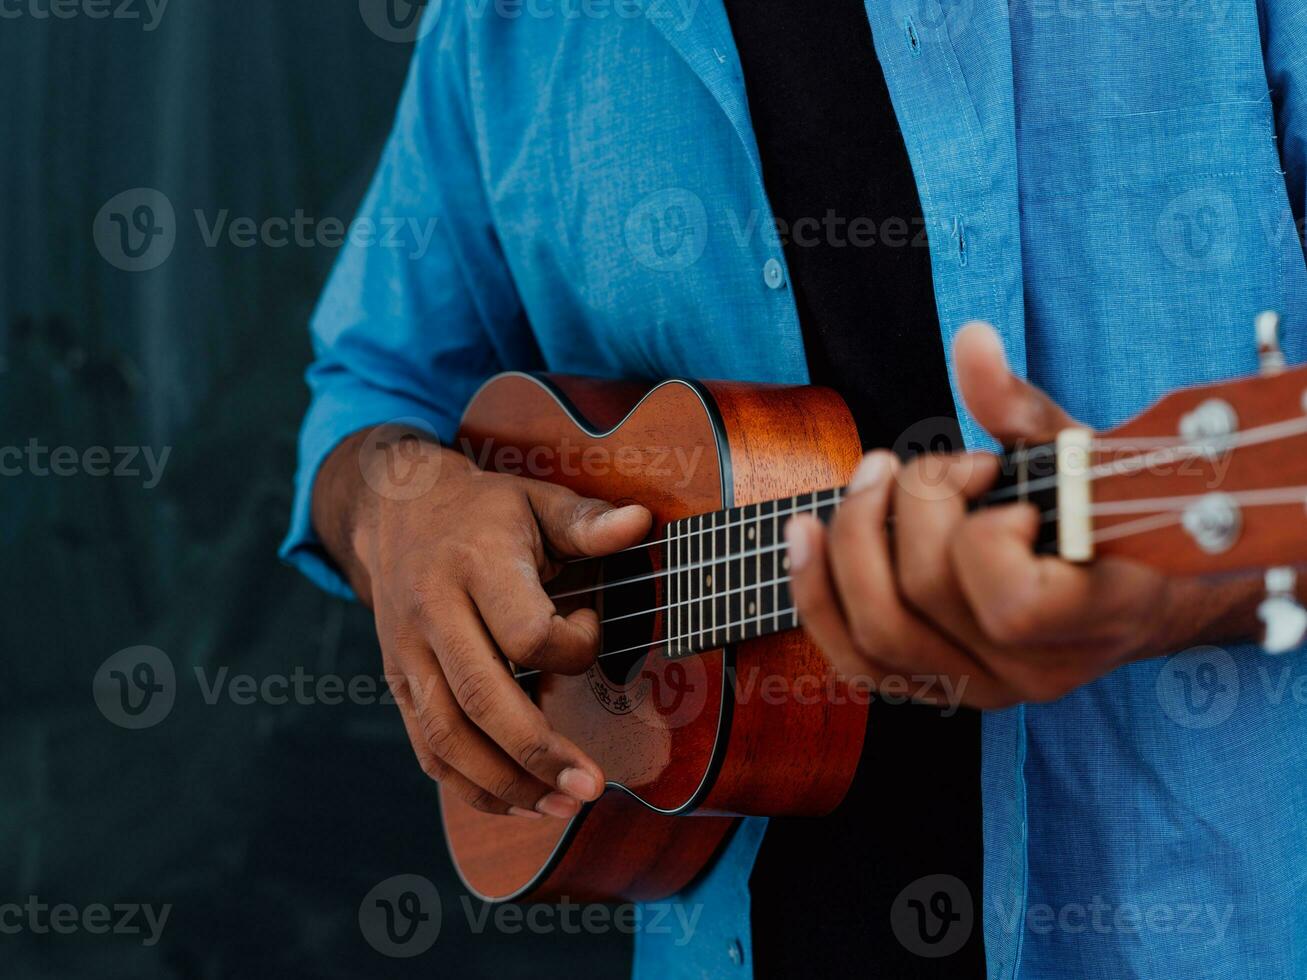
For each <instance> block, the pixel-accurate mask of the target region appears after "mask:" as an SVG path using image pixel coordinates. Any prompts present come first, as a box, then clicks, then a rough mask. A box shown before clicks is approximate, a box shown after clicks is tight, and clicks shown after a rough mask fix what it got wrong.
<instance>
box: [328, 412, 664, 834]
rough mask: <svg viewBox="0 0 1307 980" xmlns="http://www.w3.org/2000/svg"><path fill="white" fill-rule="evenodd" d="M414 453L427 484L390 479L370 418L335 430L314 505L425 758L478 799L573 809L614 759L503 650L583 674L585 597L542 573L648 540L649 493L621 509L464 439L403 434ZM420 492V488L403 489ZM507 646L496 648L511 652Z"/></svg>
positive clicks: (490, 804)
mask: <svg viewBox="0 0 1307 980" xmlns="http://www.w3.org/2000/svg"><path fill="white" fill-rule="evenodd" d="M402 438H403V441H404V446H403V448H404V449H405V451H406V452H405V459H404V463H405V466H406V468H407V469H408V470H409V471H410V472H413V471H415V468H416V467H429V469H427V470H425V472H426V473H431V474H434V478H433V479H432V480H431V482H430V487H429V489H426V490H425V492H422V493H420V494H419V495H416V496H415V495H414V494H413V493H412V492H411V490H410V488H408V487H403V488H399V490H400V491H401V492H396V493H390V492H387V487H388V486H389V485H390V484H388V482H387V481H390V480H392V479H393V477H392V475H391V474H390V473H389V472H388V469H387V467H388V466H389V464H390V462H391V461H390V460H388V459H387V453H388V452H389V451H392V450H393V449H394V446H395V445H396V442H395V440H390V442H389V447H388V448H386V449H385V450H384V451H383V449H381V448H378V447H377V443H378V442H381V443H383V444H384V443H386V442H387V440H384V439H382V440H378V439H377V438H376V434H375V432H361V433H357V434H355V435H354V436H353V437H351V438H350V439H348V440H346V441H345V442H344V443H342V444H341V446H340V447H338V448H337V449H336V451H335V452H334V453H333V454H332V455H331V457H330V458H329V459H328V460H327V462H326V463H325V464H324V465H323V467H322V470H321V471H320V473H319V475H318V479H317V481H316V483H315V485H314V500H313V518H314V526H315V527H316V528H317V530H318V533H319V535H320V536H321V537H322V539H323V542H324V544H325V546H326V548H327V550H328V552H329V553H330V554H331V555H332V557H333V558H334V559H335V560H336V562H337V564H339V565H340V567H341V568H342V569H343V570H344V572H345V574H346V576H347V578H348V579H349V581H350V584H351V585H352V586H353V587H354V590H355V592H356V593H357V594H358V596H359V597H360V599H361V600H362V601H363V602H364V603H365V604H367V605H369V606H370V607H371V608H372V610H373V611H374V613H375V614H376V620H377V636H378V638H379V639H380V641H381V650H382V656H383V659H384V662H385V673H386V677H387V680H388V681H389V683H390V686H391V689H392V690H393V691H394V694H395V698H396V700H397V702H398V704H399V708H400V712H401V713H402V715H403V718H404V727H405V728H406V729H407V731H408V737H409V740H410V741H411V742H412V744H413V749H414V751H415V752H416V753H417V757H418V762H419V763H420V764H421V766H422V770H423V771H424V772H425V773H427V775H429V776H430V777H431V778H432V779H436V780H439V781H440V782H442V783H443V784H444V785H445V786H446V787H447V788H449V789H452V790H453V791H454V792H456V793H457V794H458V795H459V796H460V797H461V798H462V799H464V800H466V801H467V802H468V803H469V804H471V805H472V806H474V807H476V808H477V809H479V810H485V811H488V812H491V813H511V814H515V815H520V816H532V817H538V816H540V815H541V814H545V815H548V816H552V817H563V818H566V817H571V816H574V815H575V814H576V813H577V812H578V811H579V809H580V806H581V803H582V802H585V801H588V800H593V799H595V798H596V797H597V796H598V795H599V794H600V792H602V790H603V785H604V774H603V772H602V771H601V770H600V768H599V766H597V765H596V764H595V763H594V761H593V760H591V759H590V758H589V757H587V756H586V755H585V753H583V752H582V751H581V750H580V749H579V748H578V747H577V746H576V745H575V744H574V743H573V742H571V741H570V740H569V739H567V738H565V737H564V736H562V735H560V734H559V733H558V732H556V731H554V730H553V729H552V728H551V727H550V725H549V723H548V722H547V721H546V720H545V718H544V715H543V714H541V712H540V710H539V709H538V708H537V707H536V706H535V704H533V703H532V701H531V700H530V698H528V697H527V695H526V694H525V693H524V692H523V691H522V689H521V688H520V687H519V686H518V684H517V682H516V681H515V680H514V679H513V677H512V676H511V674H510V672H509V669H508V667H507V665H506V664H505V663H504V659H503V658H505V657H506V658H507V659H508V660H509V661H511V662H512V663H514V664H517V665H518V666H520V667H523V668H526V669H529V670H543V671H551V672H555V673H562V674H579V673H582V672H584V671H585V670H586V668H587V667H589V666H590V664H591V663H592V662H593V661H594V658H595V654H596V652H597V647H598V642H599V622H598V618H597V617H596V615H595V613H594V611H593V610H591V609H580V610H577V611H575V612H572V613H571V614H569V615H567V616H563V615H560V614H559V612H558V611H557V610H556V609H555V607H554V603H553V602H552V601H551V600H550V599H549V597H548V596H547V595H546V594H545V590H544V588H543V586H542V584H541V583H542V582H543V581H545V580H547V579H548V578H549V577H550V576H551V575H553V574H555V573H556V572H557V570H558V568H559V567H560V565H561V562H562V561H563V560H565V559H568V558H580V557H586V556H597V555H603V554H607V553H609V552H613V551H617V550H620V549H622V548H625V547H628V546H631V545H635V544H638V543H639V542H640V541H641V540H643V539H644V537H645V535H646V534H647V533H648V531H649V527H650V521H651V518H650V515H649V512H648V511H646V510H645V509H644V508H643V507H634V506H633V507H623V508H620V509H616V508H613V507H612V506H610V505H608V504H606V503H604V502H603V501H600V500H590V499H586V498H583V497H579V496H577V495H576V494H574V493H572V492H571V491H569V490H565V489H563V488H561V487H557V486H554V485H552V484H549V483H542V482H539V481H536V480H529V479H525V478H522V477H514V476H502V475H498V474H493V473H485V472H482V471H480V470H478V469H476V468H475V467H474V466H473V465H472V464H471V463H470V462H468V460H467V459H466V458H464V456H463V455H462V454H460V453H457V452H454V451H452V450H449V449H445V448H443V447H441V446H439V445H438V444H436V443H435V442H433V441H431V440H429V439H427V438H426V437H423V436H418V435H415V434H413V433H407V434H404V435H403V437H402ZM406 498H411V499H406ZM501 655H502V656H501Z"/></svg>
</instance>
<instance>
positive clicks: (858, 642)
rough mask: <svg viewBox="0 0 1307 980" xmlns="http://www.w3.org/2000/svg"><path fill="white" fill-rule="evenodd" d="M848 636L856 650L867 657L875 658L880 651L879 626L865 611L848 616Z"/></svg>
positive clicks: (881, 643) (881, 644)
mask: <svg viewBox="0 0 1307 980" xmlns="http://www.w3.org/2000/svg"><path fill="white" fill-rule="evenodd" d="M849 638H850V639H851V640H852V641H853V645H854V646H855V647H857V648H858V651H859V652H860V653H862V654H864V655H866V656H868V657H873V658H876V657H878V655H879V654H880V652H881V647H882V646H883V639H882V636H881V631H880V628H879V627H878V626H877V625H876V624H875V623H873V622H872V621H871V618H870V617H869V616H867V615H866V613H856V614H854V615H852V616H851V617H850V619H849Z"/></svg>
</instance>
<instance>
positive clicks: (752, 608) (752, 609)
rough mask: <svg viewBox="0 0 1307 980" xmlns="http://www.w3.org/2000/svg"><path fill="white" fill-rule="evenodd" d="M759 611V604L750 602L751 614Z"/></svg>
mask: <svg viewBox="0 0 1307 980" xmlns="http://www.w3.org/2000/svg"><path fill="white" fill-rule="evenodd" d="M757 611H758V604H757V603H756V602H751V603H749V615H750V616H752V615H754V614H755V613H757Z"/></svg>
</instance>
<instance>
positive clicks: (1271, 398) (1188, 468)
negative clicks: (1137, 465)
mask: <svg viewBox="0 0 1307 980" xmlns="http://www.w3.org/2000/svg"><path fill="white" fill-rule="evenodd" d="M1305 396H1307V368H1297V369H1294V370H1291V371H1287V372H1285V373H1284V374H1280V375H1278V376H1275V377H1268V378H1245V379H1241V380H1238V381H1232V382H1228V383H1224V384H1217V385H1205V386H1202V387H1198V388H1188V389H1185V390H1183V391H1178V392H1175V393H1174V394H1171V395H1168V396H1167V397H1166V398H1164V399H1162V400H1161V401H1160V402H1159V403H1158V404H1157V405H1155V406H1154V407H1153V408H1151V409H1149V410H1148V411H1147V412H1145V413H1144V414H1143V415H1141V416H1139V417H1138V418H1136V419H1135V420H1134V421H1132V422H1129V423H1127V424H1126V425H1123V426H1121V427H1120V428H1119V429H1115V430H1113V431H1112V432H1109V433H1104V436H1105V437H1108V438H1111V439H1120V440H1124V441H1125V442H1126V443H1127V445H1128V446H1129V448H1126V449H1124V450H1115V451H1113V452H1110V453H1100V454H1097V455H1096V457H1095V463H1097V464H1100V465H1102V464H1107V463H1110V462H1112V461H1113V460H1119V459H1122V458H1124V457H1127V456H1131V455H1135V454H1137V453H1139V452H1146V451H1147V449H1146V448H1144V447H1146V446H1147V443H1146V442H1144V440H1148V439H1150V438H1152V439H1178V435H1179V432H1180V426H1181V421H1182V419H1183V417H1184V416H1185V415H1186V414H1187V413H1189V412H1192V411H1193V410H1194V409H1196V408H1197V407H1198V406H1199V405H1201V404H1202V403H1203V402H1205V401H1208V400H1210V399H1220V400H1222V401H1224V402H1225V403H1226V404H1227V405H1229V406H1230V407H1231V408H1233V409H1234V412H1235V414H1236V415H1237V417H1238V431H1239V432H1241V433H1247V432H1249V431H1250V430H1253V429H1256V428H1258V427H1260V426H1267V425H1272V424H1277V423H1285V422H1289V423H1293V422H1294V421H1295V420H1302V419H1303V418H1304V417H1305V413H1307V406H1305V405H1304V397H1305ZM1135 440H1139V441H1140V442H1139V444H1136V445H1130V444H1131V443H1133V442H1134V441H1135ZM1304 486H1307V433H1299V434H1295V435H1291V436H1289V437H1288V438H1281V439H1274V440H1270V441H1266V442H1263V443H1260V444H1256V445H1248V446H1244V447H1240V448H1234V449H1230V450H1227V451H1225V452H1222V453H1218V454H1217V455H1215V456H1214V457H1212V458H1203V457H1201V456H1199V457H1190V458H1186V459H1183V460H1180V461H1166V460H1163V461H1161V462H1159V463H1158V464H1157V465H1154V466H1150V467H1148V468H1146V469H1144V470H1143V471H1142V472H1139V473H1133V474H1130V475H1121V476H1102V477H1099V478H1098V479H1095V480H1094V482H1093V487H1092V496H1093V505H1094V506H1095V507H1096V508H1101V507H1102V506H1103V505H1106V504H1112V503H1119V502H1124V501H1141V500H1150V499H1159V498H1175V497H1188V498H1191V499H1195V500H1196V499H1198V498H1199V497H1201V496H1202V495H1204V494H1209V493H1226V494H1238V493H1241V492H1244V491H1264V490H1268V489H1276V488H1293V487H1299V488H1301V487H1304ZM1159 513H1163V512H1161V511H1160V510H1159V511H1154V512H1153V514H1159ZM1149 516H1150V515H1149V514H1148V513H1140V514H1134V515H1110V516H1104V515H1101V514H1100V515H1099V516H1097V517H1095V519H1094V529H1095V531H1096V532H1098V533H1100V534H1101V533H1103V532H1107V531H1111V529H1112V528H1115V527H1123V526H1124V525H1127V524H1129V523H1130V522H1132V521H1134V522H1137V521H1139V520H1140V519H1141V518H1148V517H1149ZM1163 516H1165V515H1164V514H1163ZM1172 516H1173V517H1174V520H1173V521H1172V522H1171V523H1169V524H1168V525H1167V526H1164V527H1160V528H1157V529H1155V530H1148V531H1145V532H1143V533H1134V534H1130V535H1129V536H1125V537H1119V538H1115V539H1113V540H1105V541H1102V542H1101V543H1100V544H1098V545H1097V546H1096V553H1097V556H1099V557H1104V556H1109V555H1111V556H1116V557H1122V558H1132V559H1135V560H1138V561H1141V562H1145V563H1147V564H1148V565H1151V566H1152V567H1154V568H1157V569H1158V570H1160V571H1164V572H1167V573H1168V574H1172V575H1182V576H1198V575H1213V574H1219V573H1230V572H1237V571H1247V570H1256V569H1261V568H1265V567H1267V566H1271V565H1292V564H1301V563H1303V562H1304V561H1307V510H1305V509H1304V495H1301V494H1300V495H1299V496H1298V498H1297V499H1294V500H1290V501H1288V502H1285V503H1282V504H1274V505H1271V506H1244V507H1242V508H1241V516H1242V528H1241V529H1240V531H1239V534H1238V536H1237V538H1236V539H1235V541H1234V543H1233V545H1232V546H1231V547H1230V548H1229V550H1227V551H1225V552H1222V553H1220V554H1209V553H1207V552H1204V551H1203V550H1202V549H1201V548H1199V547H1198V546H1197V545H1196V544H1195V542H1194V539H1193V538H1192V537H1190V535H1189V534H1188V533H1187V532H1186V531H1185V530H1184V528H1183V527H1182V526H1181V524H1180V522H1179V514H1178V512H1176V511H1172ZM1136 526H1138V525H1136Z"/></svg>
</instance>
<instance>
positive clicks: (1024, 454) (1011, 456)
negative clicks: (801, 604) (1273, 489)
mask: <svg viewBox="0 0 1307 980" xmlns="http://www.w3.org/2000/svg"><path fill="white" fill-rule="evenodd" d="M1288 421H1289V422H1291V423H1296V422H1297V421H1298V420H1296V419H1295V420H1288ZM1273 424H1274V425H1284V424H1286V423H1283V422H1281V423H1273ZM1263 428H1268V427H1267V426H1263ZM1249 431H1250V432H1253V431H1256V430H1249ZM1294 434H1297V433H1296V432H1294V433H1290V435H1294ZM1281 438H1284V437H1281ZM1180 439H1181V437H1179V436H1136V437H1133V438H1128V439H1126V438H1113V437H1110V436H1098V437H1095V438H1094V439H1093V440H1092V441H1091V442H1090V444H1089V449H1090V451H1091V452H1104V451H1113V452H1123V451H1127V450H1140V451H1142V450H1146V449H1147V450H1170V451H1175V450H1182V449H1190V450H1194V451H1195V452H1194V453H1193V454H1194V455H1205V454H1208V453H1210V452H1211V451H1212V447H1211V446H1202V447H1199V446H1188V445H1186V444H1185V443H1183V442H1181V441H1180ZM1051 448H1052V444H1051V443H1040V444H1039V445H1037V446H1032V447H1028V448H1027V447H1020V448H1017V449H1014V450H1012V451H1011V452H1007V453H1004V454H1003V455H1002V456H1001V457H999V459H1000V460H1001V462H1002V463H1003V464H1005V465H1006V466H1014V465H1020V464H1022V463H1027V462H1029V460H1030V459H1031V457H1033V456H1034V455H1036V454H1037V453H1038V454H1041V455H1043V454H1047V453H1048V452H1049V451H1050V450H1051ZM1217 448H1222V449H1223V448H1227V445H1222V446H1219V447H1217ZM1127 458H1129V459H1133V458H1135V457H1127ZM1041 479H1052V480H1054V481H1055V480H1056V477H1049V478H1041ZM1041 485H1043V484H1041V483H1036V482H1035V481H1029V480H1027V481H1023V482H1021V483H1017V484H1014V485H1013V486H1012V487H1011V488H1007V489H1006V490H1001V491H1000V490H996V491H992V492H991V493H989V494H986V495H985V497H984V498H983V499H984V500H986V501H988V500H990V499H994V500H1001V499H1006V497H1008V496H1011V495H1013V494H1020V493H1023V492H1024V493H1028V492H1029V491H1030V490H1031V489H1032V488H1033V489H1040V487H1041ZM846 489H847V488H846V487H840V488H837V489H836V493H837V494H839V493H841V492H842V491H843V490H846ZM815 492H816V493H823V492H825V491H824V490H819V491H815ZM822 503H830V501H822ZM746 506H748V505H746ZM806 511H807V508H795V509H791V510H778V511H776V512H774V513H772V514H757V515H756V516H755V517H753V518H744V517H743V516H742V517H741V519H740V520H738V521H730V522H728V523H726V524H723V525H721V527H714V528H701V529H700V530H699V531H691V530H690V529H689V528H688V527H687V528H686V529H685V530H684V532H682V533H679V534H674V535H669V536H668V537H665V538H663V539H661V540H659V541H653V542H645V543H644V544H634V545H631V546H630V547H629V548H621V549H619V550H618V551H611V552H609V553H608V554H607V555H605V556H603V557H604V558H613V557H616V556H617V555H624V554H628V553H630V552H634V551H644V550H646V549H649V548H656V547H659V546H660V545H664V544H670V543H673V542H676V541H682V540H685V539H687V538H693V537H696V536H698V535H699V534H700V533H701V532H702V531H703V530H712V531H724V530H729V529H731V528H734V527H741V526H743V525H744V524H747V523H749V522H751V521H754V520H758V519H765V518H768V517H785V516H786V515H789V514H795V513H804V512H806ZM695 516H707V515H695ZM694 519H695V517H694V516H691V517H688V518H682V520H684V521H690V520H694ZM890 521H891V523H892V522H893V517H892V516H891V517H890ZM678 523H679V522H678ZM586 560H588V559H579V561H586ZM569 564H576V562H571V563H569Z"/></svg>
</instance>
